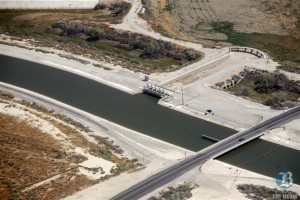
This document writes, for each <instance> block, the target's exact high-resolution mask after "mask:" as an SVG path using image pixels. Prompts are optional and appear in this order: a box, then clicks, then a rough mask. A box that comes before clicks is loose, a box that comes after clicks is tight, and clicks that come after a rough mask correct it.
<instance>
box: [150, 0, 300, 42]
mask: <svg viewBox="0 0 300 200" xmlns="http://www.w3.org/2000/svg"><path fill="white" fill-rule="evenodd" d="M145 2H146V4H147V6H148V7H149V8H150V10H151V12H152V16H153V17H154V19H155V21H156V22H157V23H156V25H157V26H161V27H163V29H165V30H166V31H167V32H169V33H172V34H174V35H177V36H180V37H181V36H182V35H183V33H182V32H184V33H185V36H184V37H182V38H183V39H188V38H190V39H191V38H194V39H203V38H205V39H226V36H225V35H224V34H220V33H214V32H212V27H211V23H212V22H220V21H228V22H232V23H233V24H234V25H235V30H236V31H238V32H245V33H249V32H258V33H267V34H277V35H292V36H294V37H300V33H299V18H300V10H299V8H300V1H299V0H283V1H280V0H253V1H249V0H238V1H236V0H227V1H223V0H190V1H186V0H161V1H149V0H145ZM297 26H298V27H297Z"/></svg>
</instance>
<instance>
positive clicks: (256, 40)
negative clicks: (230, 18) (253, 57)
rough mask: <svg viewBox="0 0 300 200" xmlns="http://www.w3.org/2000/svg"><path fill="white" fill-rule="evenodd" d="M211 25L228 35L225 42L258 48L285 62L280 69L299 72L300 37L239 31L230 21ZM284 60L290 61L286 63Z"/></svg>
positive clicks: (217, 30)
mask: <svg viewBox="0 0 300 200" xmlns="http://www.w3.org/2000/svg"><path fill="white" fill-rule="evenodd" d="M212 27H213V30H214V31H215V32H219V33H224V34H225V35H226V36H227V37H228V39H227V40H226V42H229V43H231V44H233V45H239V46H248V47H253V48H256V49H260V50H262V51H264V52H266V53H268V54H269V55H270V56H272V57H273V58H274V59H275V60H276V61H280V62H283V63H285V64H282V65H284V67H282V68H281V69H284V70H287V71H291V72H296V73H300V70H299V65H300V38H294V37H291V36H280V35H272V34H261V33H239V32H236V31H235V30H234V25H233V23H230V22H214V23H212ZM286 61H289V62H291V63H286Z"/></svg>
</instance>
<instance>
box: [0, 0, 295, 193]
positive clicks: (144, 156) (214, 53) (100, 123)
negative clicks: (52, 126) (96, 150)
mask: <svg viewBox="0 0 300 200" xmlns="http://www.w3.org/2000/svg"><path fill="white" fill-rule="evenodd" d="M132 2H133V3H134V4H133V8H132V9H131V11H130V12H129V14H128V15H127V16H126V17H125V18H124V22H123V23H122V24H120V25H114V26H115V27H117V28H121V29H125V30H130V31H134V32H138V33H142V34H145V35H149V36H152V37H154V38H157V39H163V40H167V41H173V42H175V43H177V44H180V45H182V46H186V47H190V48H194V49H197V50H201V51H203V52H204V53H205V54H206V56H205V58H204V59H203V60H202V61H200V62H199V63H196V64H193V65H191V66H188V67H186V68H183V69H182V70H179V71H177V72H173V73H170V74H152V75H151V76H150V78H151V79H153V81H154V82H157V83H159V82H161V81H163V80H164V79H166V78H170V77H172V76H177V75H179V74H181V73H183V72H186V71H187V70H191V69H193V68H195V67H197V66H199V65H200V64H203V63H205V62H208V61H211V60H213V59H215V58H218V57H220V56H222V55H225V54H226V53H227V52H228V49H227V48H224V49H206V48H203V47H202V46H201V45H199V44H194V43H187V42H183V41H175V40H174V39H169V38H166V37H162V36H161V35H159V34H157V33H154V32H152V31H151V29H149V26H148V25H147V23H146V22H145V21H143V20H141V19H139V18H138V17H137V15H136V13H135V12H134V10H135V9H136V8H137V6H138V5H139V3H140V1H138V0H132ZM53 51H56V50H53ZM0 53H1V54H4V55H9V56H17V57H20V58H22V59H26V60H31V61H35V62H39V63H43V64H47V65H50V66H52V67H56V68H60V69H63V70H67V71H70V72H72V73H77V74H80V75H83V76H85V77H87V78H91V79H94V80H97V81H99V82H101V83H104V84H107V85H110V86H113V87H115V88H118V89H121V90H123V91H126V92H129V93H136V92H138V91H141V86H142V85H143V84H144V82H143V81H142V79H143V75H142V74H135V73H133V72H130V71H129V70H125V69H122V68H121V67H120V66H109V67H110V68H112V69H113V70H109V71H107V70H104V69H102V68H96V67H93V66H92V65H83V64H81V63H79V62H75V61H71V60H67V59H64V58H60V57H58V56H56V55H54V54H43V53H39V52H35V51H32V50H26V49H20V48H17V47H10V46H6V45H1V46H0ZM92 62H95V61H92ZM262 63H264V64H268V63H267V61H266V60H259V59H257V58H255V57H253V56H251V55H248V54H232V59H229V60H228V61H225V62H223V63H222V64H221V65H220V66H218V67H217V68H213V69H211V71H206V72H204V74H202V75H201V79H200V78H199V79H200V80H199V81H196V82H193V83H191V82H187V83H179V84H178V83H177V84H174V85H172V86H170V87H171V88H173V89H175V90H178V89H179V88H180V87H179V86H181V85H182V86H183V88H184V94H185V99H186V101H185V104H184V105H181V104H182V99H181V94H179V95H177V96H175V95H174V99H173V100H171V101H169V102H163V101H161V102H160V103H161V104H162V105H165V106H168V107H171V108H173V109H176V110H179V111H181V112H186V113H189V114H191V115H194V116H196V117H200V118H205V119H206V120H208V121H212V122H216V123H219V124H222V125H225V126H228V127H232V128H235V129H237V130H244V129H246V128H249V127H251V126H253V125H255V124H257V123H259V122H261V120H264V119H266V118H269V117H272V116H274V115H276V114H278V113H280V112H282V111H271V110H270V109H269V108H268V107H266V106H263V105H261V104H257V103H253V102H250V101H247V100H245V99H242V98H238V97H235V96H232V95H229V94H227V93H225V92H220V91H217V90H213V89H211V88H210V87H209V85H211V84H213V83H214V82H215V81H217V80H221V79H223V78H224V77H226V76H230V75H231V74H232V72H233V71H235V70H236V71H238V70H240V68H242V67H244V66H245V65H247V66H253V67H255V66H256V67H257V66H262V67H263V68H265V66H263V65H262ZM100 64H101V65H105V66H106V64H105V63H100ZM267 66H270V67H273V68H274V66H275V64H274V63H270V64H268V65H267ZM219 67H220V68H222V69H224V70H220V68H219ZM214 70H215V71H214ZM199 76H200V75H199ZM0 85H1V84H0ZM2 86H3V84H2ZM0 88H1V87H0ZM15 89H16V88H15ZM15 89H13V90H11V91H13V93H14V94H15V95H17V96H19V97H20V98H22V99H27V100H34V101H36V102H38V103H39V104H41V105H44V106H46V107H48V108H51V109H54V110H56V111H59V112H61V113H62V114H65V115H67V116H70V117H71V118H73V119H75V120H77V121H80V122H82V123H84V124H85V125H87V126H89V127H91V128H92V129H93V130H94V131H95V132H96V133H97V134H99V135H100V136H104V137H109V138H111V139H112V140H114V141H115V143H116V144H118V145H120V146H121V147H122V148H123V149H125V153H124V156H126V157H130V158H138V159H139V161H140V162H142V163H144V164H145V165H146V168H145V169H144V170H141V171H137V172H135V173H130V174H122V175H120V176H117V177H115V178H112V179H109V180H108V181H105V182H102V183H99V184H97V185H94V186H92V187H90V188H88V189H86V190H83V191H80V192H78V193H76V194H74V195H72V196H70V197H68V198H67V199H109V198H111V197H112V196H113V195H115V194H116V193H118V192H121V191H122V190H124V189H126V188H127V187H130V186H131V185H133V184H135V183H137V182H139V181H141V180H143V179H144V178H146V177H148V176H150V175H151V174H154V173H155V172H157V171H159V170H162V169H164V168H166V167H167V166H170V165H171V164H173V163H175V162H176V161H178V160H179V159H183V158H184V157H185V155H186V156H189V155H192V154H193V152H191V151H188V150H186V149H182V148H180V147H177V146H174V145H171V144H169V143H166V142H163V141H160V140H157V139H155V138H151V137H149V136H146V135H143V134H141V133H137V132H135V131H132V130H129V129H127V128H125V127H121V126H119V125H117V124H113V123H111V122H109V121H107V120H105V119H101V118H99V117H96V116H92V115H90V114H88V113H85V112H83V111H79V110H78V109H76V108H72V107H70V106H67V105H64V104H62V103H60V102H57V101H54V100H50V99H49V98H47V97H43V96H41V95H38V94H35V93H32V92H29V91H26V90H23V89H16V90H15ZM37 97H38V98H37ZM208 108H212V109H213V110H214V111H215V115H214V116H211V115H210V116H206V117H204V115H203V112H205V110H206V109H208ZM1 110H2V109H1ZM78 113H80V114H78ZM229 113H230V115H229ZM95 122H97V123H95ZM291 124H292V126H291V127H292V128H293V127H296V126H297V124H296V125H295V124H293V123H291ZM79 152H80V153H84V152H82V151H79ZM90 158H91V159H93V158H92V157H90ZM99 162H102V163H103V164H104V165H106V164H107V166H108V165H109V164H108V163H104V162H103V161H100V160H99ZM86 164H91V163H89V162H88V163H86ZM93 164H95V163H93ZM224 166H225V167H224ZM108 167H109V166H108ZM229 168H232V169H235V168H234V167H233V166H229V165H227V164H225V163H221V162H217V161H209V162H208V163H206V164H204V166H203V167H202V171H201V172H199V171H198V169H195V170H193V171H191V172H189V173H187V174H185V175H184V176H183V177H181V178H179V179H178V181H182V180H191V181H193V182H196V183H198V184H199V185H200V186H201V185H202V187H200V188H198V189H195V190H194V191H193V193H194V195H195V196H194V197H193V198H194V199H197V198H202V197H203V196H204V197H207V199H215V198H222V197H224V195H227V194H229V196H230V198H228V199H244V198H243V196H242V195H241V194H240V193H238V192H237V191H236V189H235V186H234V184H236V183H237V181H235V183H234V180H235V178H233V177H235V176H234V173H235V172H236V171H234V170H231V169H229ZM238 170H240V171H241V172H240V173H242V174H243V175H244V177H243V178H241V177H242V176H239V178H238V179H237V180H238V181H239V180H244V182H245V183H248V182H249V181H250V180H256V181H257V180H259V181H261V182H260V183H261V184H263V185H267V184H268V183H269V184H270V187H275V185H274V182H272V181H270V178H257V179H255V178H254V179H253V178H252V177H263V176H261V175H258V174H256V173H252V172H251V173H250V172H249V173H248V174H247V173H246V170H242V169H238ZM217 172H218V173H219V174H215V173H217ZM220 174H221V175H220ZM175 183H176V182H175ZM257 183H258V182H257ZM295 187H297V186H295ZM213 193H215V194H216V195H215V196H212V195H213ZM150 195H151V194H150Z"/></svg>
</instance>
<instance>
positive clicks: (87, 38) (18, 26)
mask: <svg viewBox="0 0 300 200" xmlns="http://www.w3.org/2000/svg"><path fill="white" fill-rule="evenodd" d="M128 9H129V7H128V3H125V4H124V3H115V4H111V5H109V6H108V5H103V4H102V3H99V4H98V5H97V6H96V7H95V9H94V10H88V11H87V10H85V11H76V10H74V11H69V10H68V11H66V12H64V11H62V10H57V11H53V10H51V11H49V12H48V11H47V10H45V11H38V10H24V11H13V10H2V11H0V33H4V34H6V35H11V36H18V37H21V38H24V39H34V40H35V44H36V45H39V46H46V47H54V48H58V49H62V50H66V51H68V52H72V53H74V54H79V55H83V54H84V55H89V56H90V57H92V58H93V59H95V60H102V61H103V60H104V61H108V62H112V63H115V62H118V63H121V65H122V66H124V67H126V68H129V69H131V70H134V71H143V72H145V73H152V72H155V71H160V72H162V71H173V70H175V69H179V68H181V67H184V66H186V65H188V64H190V63H191V62H195V61H197V60H199V59H201V58H202V53H201V52H196V51H193V50H190V49H185V48H183V47H180V46H177V45H174V44H171V43H168V42H164V41H160V40H155V39H153V38H150V37H146V36H143V35H139V34H135V33H129V32H125V31H120V30H115V29H113V28H109V27H108V25H106V24H103V23H102V22H109V23H114V22H115V21H117V20H120V19H121V18H122V17H121V16H122V15H124V12H125V11H126V12H128Z"/></svg>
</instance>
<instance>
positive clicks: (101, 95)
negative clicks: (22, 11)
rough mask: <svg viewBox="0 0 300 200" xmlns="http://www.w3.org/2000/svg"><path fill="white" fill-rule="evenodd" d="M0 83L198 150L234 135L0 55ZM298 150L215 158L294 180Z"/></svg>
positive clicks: (260, 145) (259, 147)
mask: <svg viewBox="0 0 300 200" xmlns="http://www.w3.org/2000/svg"><path fill="white" fill-rule="evenodd" d="M0 61H1V65H0V81H1V82H5V83H9V84H12V85H16V86H19V87H23V88H25V89H28V90H32V91H34V92H37V93H40V94H43V95H45V96H48V97H51V98H53V99H56V100H58V101H61V102H64V103H66V104H69V105H71V106H74V107H77V108H79V109H82V110H84V111H87V112H89V113H92V114H94V115H97V116H99V117H102V118H105V119H107V120H110V121H112V122H115V123H117V124H120V125H123V126H125V127H127V128H130V129H133V130H135V131H138V132H141V133H144V134H147V135H149V136H152V137H155V138H158V139H161V140H164V141H167V142H169V143H172V144H175V145H178V146H181V147H183V148H186V149H190V150H193V151H198V150H200V149H202V148H204V147H207V146H209V145H210V144H212V143H211V142H209V141H206V140H204V139H202V138H201V134H205V135H209V136H212V137H215V138H218V139H223V138H225V137H228V136H230V135H232V134H234V133H235V131H234V130H231V129H229V128H226V127H222V126H219V125H216V124H213V123H210V122H207V121H204V120H201V119H198V118H195V117H191V116H189V115H186V114H183V113H180V112H177V111H174V110H171V109H168V108H165V107H163V106H159V105H157V100H156V99H154V98H152V97H149V96H146V95H143V94H139V95H130V94H127V93H124V92H122V91H119V90H116V89H114V88H111V87H108V86H106V85H103V84H100V83H98V82H95V81H93V80H89V79H87V78H84V77H81V76H78V75H75V74H72V73H69V72H65V71H62V70H59V69H55V68H52V67H47V66H44V65H41V64H37V63H33V62H29V61H25V60H20V59H16V58H11V57H7V56H2V55H0ZM299 156H300V152H299V151H296V150H293V149H290V148H287V147H283V146H278V145H276V144H273V143H270V142H266V141H263V140H260V139H259V140H256V141H254V142H251V143H249V144H247V145H245V146H243V147H240V148H238V149H237V150H235V151H232V152H230V153H227V154H226V155H224V156H222V157H220V158H218V159H220V160H222V161H224V162H228V163H230V164H234V165H236V166H239V167H242V168H246V169H249V170H252V171H255V172H258V173H261V174H265V175H268V176H271V177H275V176H276V174H277V173H278V172H279V171H280V170H281V169H283V168H286V169H288V170H290V171H292V172H293V173H294V175H295V176H296V177H299V179H298V181H297V180H296V182H298V183H299V182H300V181H299V180H300V158H299Z"/></svg>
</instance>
